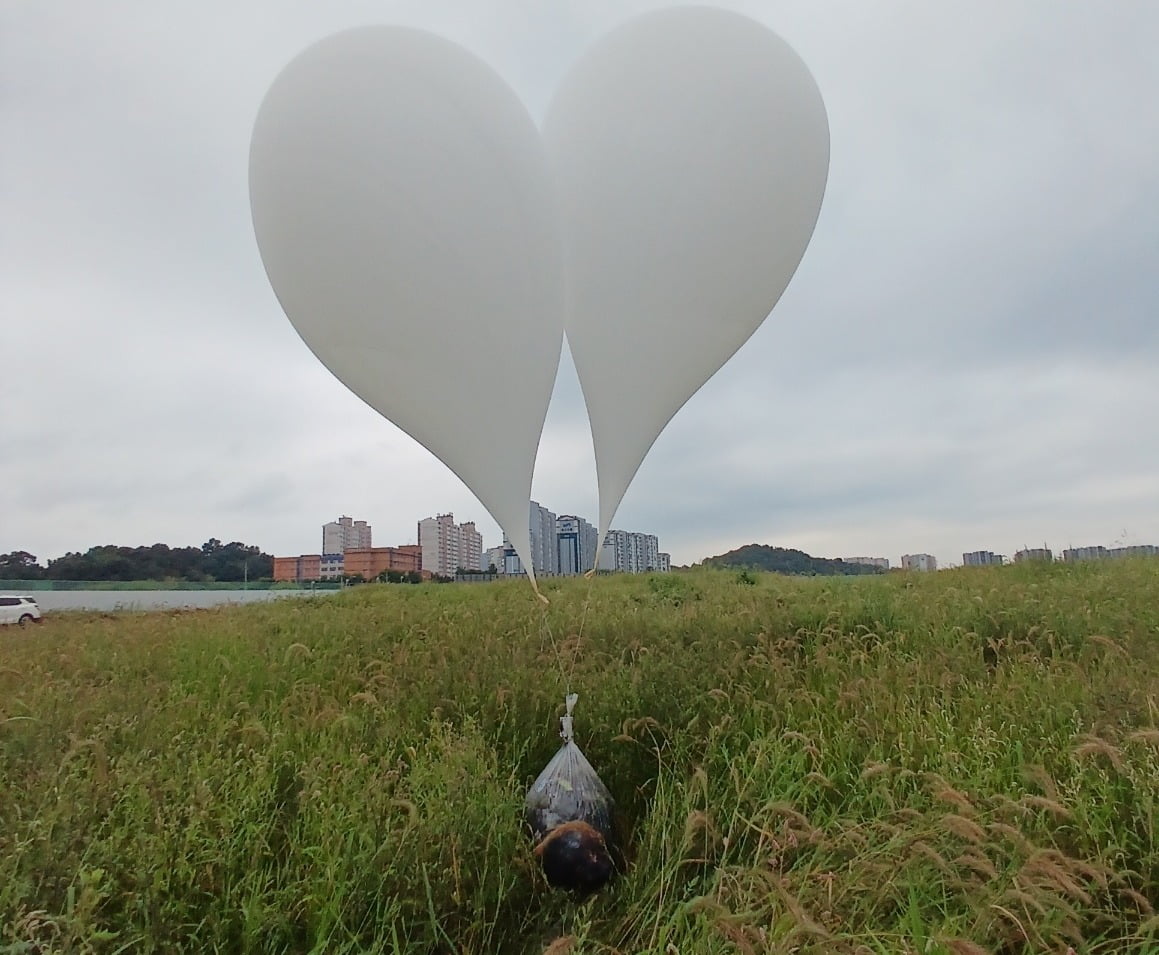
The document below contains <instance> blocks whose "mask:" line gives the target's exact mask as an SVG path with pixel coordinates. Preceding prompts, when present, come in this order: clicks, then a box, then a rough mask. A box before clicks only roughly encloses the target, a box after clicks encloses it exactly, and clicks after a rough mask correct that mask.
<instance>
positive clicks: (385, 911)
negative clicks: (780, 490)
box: [0, 559, 1159, 955]
mask: <svg viewBox="0 0 1159 955" xmlns="http://www.w3.org/2000/svg"><path fill="white" fill-rule="evenodd" d="M544 592H545V593H546V595H547V596H548V598H549V599H550V601H551V603H550V606H548V607H546V608H544V607H543V606H542V605H541V604H540V603H539V602H538V601H537V600H536V599H535V598H534V596H533V595H532V593H531V590H530V587H529V586H528V585H527V584H526V582H518V581H509V582H497V583H486V584H446V585H431V584H424V585H417V586H409V587H400V586H391V585H365V586H361V587H356V588H352V589H350V590H348V591H346V592H344V593H342V594H333V595H327V596H325V597H320V598H308V597H307V598H301V599H295V600H293V601H287V602H280V601H274V602H269V603H260V604H252V605H246V606H230V607H224V608H216V609H211V610H199V611H190V612H181V611H160V612H154V613H132V614H96V613H69V614H65V615H61V616H59V617H53V616H52V615H50V616H49V617H48V618H47V619H46V621H45V622H44V623H43V624H42V625H41V626H39V627H36V628H29V629H27V630H19V629H17V628H6V629H5V630H4V631H3V632H0V955H16V953H37V955H47V953H50V952H51V953H57V952H59V953H72V952H86V953H88V952H91V953H109V955H112V953H127V952H172V951H187V952H222V953H226V952H254V953H257V952H285V953H314V952H317V953H323V952H327V953H328V952H340V953H354V952H455V953H464V955H465V953H475V952H479V953H483V952H514V953H540V952H544V951H550V952H551V953H552V955H566V953H568V952H572V953H581V952H582V953H588V952H591V953H606V955H611V953H635V952H656V953H663V955H669V953H676V955H682V953H683V955H689V953H702V952H703V953H721V955H723V953H732V952H740V953H756V952H770V953H771V952H783V953H790V952H815V953H850V955H852V953H881V955H884V953H914V955H917V953H922V955H929V953H933V955H980V953H993V955H1019V953H1030V952H1034V953H1038V952H1044V953H1046V952H1049V953H1054V952H1057V953H1060V955H1062V953H1066V952H1068V950H1069V951H1073V952H1074V953H1089V955H1112V953H1114V955H1118V953H1134V955H1143V953H1155V952H1159V917H1157V915H1156V911H1157V910H1159V831H1157V829H1159V827H1157V824H1156V804H1157V802H1159V759H1157V756H1159V599H1157V598H1159V561H1155V560H1146V559H1143V560H1123V561H1116V562H1102V563H1091V564H1081V565H1019V566H1012V567H999V568H977V569H962V570H955V571H944V572H940V573H937V574H897V575H893V574H891V575H882V576H871V577H857V578H820V577H817V578H790V577H781V576H776V575H771V574H761V573H754V572H735V571H712V570H704V569H701V570H693V571H688V572H680V573H673V574H667V575H641V576H637V577H629V576H616V577H600V578H597V579H595V580H583V579H552V580H548V581H546V582H545V583H544ZM573 661H574V662H573ZM573 667H574V668H573ZM568 671H570V674H571V685H572V688H573V689H575V690H576V691H577V692H578V693H579V694H580V701H579V705H578V707H577V710H576V730H577V740H578V742H579V743H580V745H581V747H582V748H583V750H584V752H585V753H586V755H587V756H588V758H589V760H590V761H591V762H592V764H593V765H594V766H595V768H596V769H597V770H598V771H599V773H600V775H601V777H602V778H603V780H604V782H605V783H606V784H607V785H608V787H609V788H610V789H611V791H612V793H613V795H614V796H615V797H616V800H617V804H618V810H619V815H620V822H621V830H622V837H623V847H624V852H625V855H626V857H627V866H626V871H625V873H624V874H623V876H622V877H621V878H619V879H618V880H617V881H616V882H615V883H614V884H613V886H612V887H610V888H609V889H608V890H606V891H605V892H603V893H601V894H600V895H598V896H596V897H595V898H593V899H591V900H588V901H586V902H583V903H582V904H577V903H576V902H574V901H573V900H571V899H569V898H568V897H566V896H564V895H562V894H560V893H557V892H553V891H551V890H550V889H549V888H548V887H547V886H546V884H545V883H544V881H543V879H542V876H541V874H540V873H539V872H538V870H537V867H536V862H535V859H534V857H533V856H532V853H531V848H532V846H531V844H530V841H529V839H528V837H527V835H526V833H525V832H524V830H523V827H522V822H521V807H522V800H523V795H524V793H525V791H526V788H527V786H528V784H529V783H530V782H531V781H532V779H534V777H535V776H536V774H537V773H538V772H539V771H540V769H542V767H543V766H544V764H545V763H546V762H547V760H548V759H549V758H550V757H551V755H552V754H553V753H554V751H555V749H556V748H557V746H558V744H559V740H558V735H557V732H558V717H559V715H560V714H561V713H562V705H563V697H564V692H565V685H566V683H567V680H566V673H567V672H568Z"/></svg>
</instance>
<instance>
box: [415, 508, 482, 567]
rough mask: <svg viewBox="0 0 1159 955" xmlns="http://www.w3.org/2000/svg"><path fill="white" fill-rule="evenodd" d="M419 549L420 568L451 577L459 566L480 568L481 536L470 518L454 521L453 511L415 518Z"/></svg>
mask: <svg viewBox="0 0 1159 955" xmlns="http://www.w3.org/2000/svg"><path fill="white" fill-rule="evenodd" d="M419 548H420V549H421V550H422V554H423V570H429V571H430V572H431V573H432V574H438V575H439V576H440V577H453V576H454V575H455V574H457V573H458V572H459V570H460V568H461V569H463V570H482V569H483V535H482V534H480V533H479V531H478V530H477V529H476V528H475V524H474V522H473V521H468V522H467V523H465V524H456V523H455V515H454V514H439V515H438V516H437V517H426V518H423V519H422V520H421V521H419Z"/></svg>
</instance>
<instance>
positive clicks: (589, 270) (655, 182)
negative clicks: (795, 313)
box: [544, 7, 829, 540]
mask: <svg viewBox="0 0 1159 955" xmlns="http://www.w3.org/2000/svg"><path fill="white" fill-rule="evenodd" d="M544 139H545V143H546V146H547V151H548V155H549V156H550V159H551V162H552V165H553V168H554V172H555V175H556V180H557V187H558V192H559V197H560V204H561V215H562V219H563V234H564V245H565V262H566V265H565V268H566V270H567V277H568V299H569V301H568V305H567V313H566V316H565V319H564V324H565V328H566V332H567V339H568V343H569V345H570V347H571V352H572V356H573V357H574V359H575V365H576V370H577V372H578V374H579V379H580V383H581V385H582V386H583V392H584V399H585V402H586V403H587V408H588V416H589V418H590V420H591V427H592V438H593V442H594V446H595V455H596V469H597V477H598V483H599V497H600V514H599V523H600V528H599V531H600V539H601V540H602V539H603V537H604V535H605V534H606V532H607V531H608V529H609V527H610V525H611V522H612V518H613V516H614V515H615V512H616V509H617V508H618V507H619V504H620V501H621V500H622V498H623V496H624V493H625V492H626V491H627V488H628V485H629V484H630V483H631V481H632V478H633V477H634V476H635V474H636V471H637V470H638V468H639V466H640V464H641V463H642V461H643V459H644V456H645V455H646V454H647V452H648V449H649V448H650V447H651V446H652V444H653V442H654V441H655V440H656V438H657V437H658V436H659V434H660V432H661V431H662V430H663V429H664V427H665V425H666V424H667V423H668V421H669V420H671V418H672V416H673V415H674V414H675V413H676V412H677V411H678V410H679V409H680V407H681V406H682V405H683V404H684V403H685V402H686V401H687V400H688V399H689V398H690V397H691V396H692V395H693V394H694V393H695V392H696V391H697V389H699V388H700V386H701V385H703V384H704V382H706V381H707V380H708V379H709V378H710V377H711V376H712V375H713V374H714V373H715V372H716V371H717V369H719V368H720V366H721V365H722V364H724V362H726V361H727V360H728V359H729V358H730V357H731V356H732V355H733V354H734V353H735V352H736V350H737V349H738V348H740V346H741V345H742V344H744V342H745V341H746V340H747V339H748V337H749V336H750V335H751V334H752V333H753V332H754V331H755V330H756V329H757V327H758V326H759V325H760V324H761V322H762V321H764V319H765V317H766V316H767V315H768V313H769V312H770V310H771V309H772V307H773V306H774V305H775V304H776V302H777V300H778V299H779V298H780V296H781V293H782V292H783V291H784V289H785V287H786V286H787V285H788V283H789V280H790V278H792V275H793V273H794V271H795V270H796V268H797V265H798V263H799V262H800V260H801V257H802V255H803V254H804V251H805V247H806V245H808V242H809V239H810V237H811V236H812V233H813V228H814V226H815V224H816V221H817V216H818V214H819V212H820V208H821V199H822V197H823V195H824V192H825V181H826V177H827V175H828V169H829V125H828V120H827V117H826V113H825V105H824V103H823V101H822V99H821V94H820V92H819V90H818V89H817V85H816V83H815V82H814V80H813V77H812V76H811V75H810V73H809V70H808V68H807V67H806V66H805V64H804V63H803V62H802V61H801V59H800V57H798V56H797V54H796V53H794V52H793V50H792V49H791V48H790V47H789V46H788V44H786V43H785V42H784V41H783V40H781V39H780V38H779V37H778V36H776V35H775V34H774V33H772V32H770V31H769V30H768V29H766V28H765V27H763V26H761V25H760V24H758V23H756V22H754V21H752V20H749V19H747V18H745V17H742V16H740V15H738V14H735V13H729V12H725V11H722V10H714V9H710V8H705V7H690V8H677V9H670V10H662V11H659V12H654V13H650V14H645V15H644V16H641V17H639V18H637V19H635V20H632V21H629V22H628V23H626V24H625V25H623V26H621V27H619V28H617V29H616V30H614V31H613V32H612V33H610V34H609V35H608V36H606V37H604V38H603V39H602V40H600V41H598V42H597V43H596V45H595V46H594V47H592V48H591V49H590V50H589V51H588V52H587V53H586V54H585V55H584V56H583V57H582V58H581V60H580V61H579V63H578V64H577V65H576V66H575V67H574V68H573V69H572V70H571V72H570V73H569V74H568V76H567V77H566V78H565V80H564V83H563V85H562V87H561V88H560V89H559V91H558V92H557V94H556V95H555V97H554V99H553V101H552V103H551V106H550V108H549V111H548V116H547V121H546V123H545V127H544Z"/></svg>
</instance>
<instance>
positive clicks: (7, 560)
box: [0, 550, 44, 580]
mask: <svg viewBox="0 0 1159 955" xmlns="http://www.w3.org/2000/svg"><path fill="white" fill-rule="evenodd" d="M43 576H44V568H43V567H41V566H40V564H38V563H37V562H36V557H35V556H33V555H32V554H30V553H28V551H26V550H14V551H13V552H12V553H11V554H0V580H40V578H42V577H43Z"/></svg>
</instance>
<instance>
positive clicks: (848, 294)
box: [0, 0, 1159, 563]
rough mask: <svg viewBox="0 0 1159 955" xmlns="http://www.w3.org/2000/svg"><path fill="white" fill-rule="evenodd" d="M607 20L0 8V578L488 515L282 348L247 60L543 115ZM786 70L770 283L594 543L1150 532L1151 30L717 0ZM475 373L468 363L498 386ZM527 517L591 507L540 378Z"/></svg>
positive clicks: (567, 394)
mask: <svg viewBox="0 0 1159 955" xmlns="http://www.w3.org/2000/svg"><path fill="white" fill-rule="evenodd" d="M669 5H670V4H664V3H641V2H634V0H558V2H554V3H543V2H541V0H491V2H487V0H461V2H455V3H442V2H438V0H421V2H406V3H404V2H393V3H392V2H390V0H380V2H377V3H365V2H353V0H332V2H330V3H327V4H324V5H323V4H317V3H306V2H295V3H288V2H272V0H271V2H257V0H254V2H249V3H245V4H237V3H226V2H219V0H199V2H197V3H185V4H179V3H175V4H157V3H154V2H150V0H141V2H117V0H106V2H102V3H99V4H98V3H77V2H75V0H68V2H66V0H14V2H13V0H10V2H7V3H5V4H3V5H2V6H0V323H2V329H3V335H2V337H0V341H2V343H3V344H2V347H0V355H2V356H3V359H2V366H0V553H6V552H9V551H12V550H28V551H31V552H32V553H33V554H35V555H36V556H37V557H38V558H39V559H40V560H41V562H42V563H46V562H47V561H48V560H50V559H53V558H56V557H59V556H61V555H63V554H64V553H65V552H67V551H74V550H80V551H83V550H86V549H88V548H89V547H91V546H94V545H98V544H122V545H130V546H137V545H142V544H152V543H155V542H164V543H167V544H170V545H173V546H185V545H200V544H201V543H202V542H204V541H205V540H207V539H208V538H210V537H217V538H221V539H223V540H226V541H230V540H241V541H244V542H246V543H251V544H257V545H260V546H261V547H262V549H263V550H266V551H269V552H273V553H276V554H279V555H280V554H298V553H315V552H317V551H318V550H319V548H320V546H321V525H322V524H323V523H325V522H326V521H329V520H334V519H336V518H337V517H338V516H339V515H341V514H349V515H351V516H353V517H355V518H357V519H364V520H367V521H369V522H370V523H371V524H372V525H373V527H374V542H375V544H377V545H392V544H401V543H408V542H413V541H414V540H415V536H416V522H417V521H418V520H419V519H420V518H423V517H426V516H430V515H433V514H435V513H436V512H445V511H453V512H454V514H455V517H456V519H457V520H459V521H463V520H475V521H476V522H477V523H478V524H479V525H480V527H481V529H482V531H483V534H484V542H485V545H486V546H493V545H494V544H497V543H498V542H499V535H500V532H499V530H498V528H497V526H496V525H495V523H494V521H492V520H491V518H490V517H489V516H488V515H487V514H486V512H485V511H484V510H483V509H482V507H481V506H480V505H479V504H478V502H477V501H476V500H475V499H474V497H473V496H472V495H471V493H470V492H469V491H467V490H466V488H465V487H464V486H463V485H462V484H461V482H460V481H459V480H458V479H457V478H456V477H455V476H454V475H452V474H451V473H450V472H449V471H448V470H447V469H446V468H445V467H444V466H443V465H442V464H440V463H439V462H438V461H437V460H436V459H434V458H433V457H432V456H431V455H430V454H429V453H428V452H427V451H425V450H424V449H423V448H422V447H420V446H419V445H417V444H416V443H415V442H414V441H412V440H411V439H410V438H408V437H406V436H405V435H403V434H402V433H401V432H400V431H398V430H397V429H396V428H395V427H394V426H393V425H391V424H389V423H388V422H387V421H385V420H384V419H382V418H381V417H380V416H379V415H378V414H377V413H375V412H374V411H372V410H370V409H369V408H368V407H367V406H366V405H364V404H363V403H362V402H361V401H360V400H359V399H358V398H356V397H354V396H353V395H352V394H350V393H349V392H348V391H347V390H346V389H345V388H344V387H343V386H342V385H341V384H340V383H339V382H338V381H337V380H336V379H334V378H333V377H332V376H331V375H330V373H329V372H328V371H326V370H325V369H324V368H323V367H322V366H321V364H319V362H318V361H317V360H316V359H315V358H314V356H313V355H312V354H311V353H310V352H309V351H308V349H307V348H306V346H305V345H304V344H303V343H302V341H301V340H300V339H299V338H298V336H297V334H296V333H295V332H294V330H293V328H292V327H291V325H290V323H289V322H288V320H287V319H286V318H285V316H284V314H283V313H282V311H281V309H280V307H279V305H278V303H277V301H276V299H275V298H274V295H273V292H272V291H271V289H270V287H269V284H268V282H267V280H266V276H265V273H264V271H263V268H262V264H261V260H260V258H259V255H258V251H257V246H256V243H255V240H254V235H253V228H252V225H251V222H250V211H249V200H248V187H247V174H248V165H247V164H248V151H249V139H250V132H251V129H252V125H253V120H254V117H255V114H256V112H257V109H258V105H259V103H260V102H261V99H262V97H263V96H264V94H265V92H266V90H267V89H268V87H269V85H270V83H271V82H272V81H273V79H274V77H275V76H276V74H277V73H278V71H279V70H280V69H281V68H282V66H284V65H285V64H286V62H287V61H288V60H289V59H291V58H292V57H293V56H294V55H295V54H296V53H298V52H299V51H300V50H302V49H303V48H304V47H306V46H308V45H309V44H310V43H312V42H314V41H316V40H318V39H321V38H322V37H324V36H327V35H328V34H330V33H333V32H335V31H337V30H340V29H344V28H347V27H351V26H357V25H363V24H372V23H398V24H407V25H413V26H419V27H424V28H427V29H430V30H432V31H434V32H437V33H440V34H441V35H443V36H445V37H447V38H448V39H451V40H454V41H456V42H458V43H460V44H462V45H463V46H465V47H467V48H468V49H469V50H471V51H472V52H474V53H476V54H478V55H479V56H481V57H482V58H483V59H485V60H486V61H487V62H489V63H490V64H491V65H492V66H493V67H494V68H495V69H496V70H497V71H498V73H499V74H500V75H501V76H503V77H504V79H506V80H507V82H508V83H510V84H511V85H512V87H513V88H514V89H515V90H516V92H517V93H518V94H519V95H520V96H521V97H522V98H523V100H524V102H525V103H526V105H527V106H528V108H529V109H530V111H531V113H532V115H533V116H534V117H535V118H536V119H537V121H538V120H540V119H541V118H542V116H543V114H544V112H545V109H546V106H547V104H548V102H549V99H550V97H551V94H552V91H553V89H554V88H555V86H556V84H557V83H558V81H559V80H560V78H561V77H562V76H563V75H564V73H565V72H566V70H567V69H568V67H569V65H570V64H571V63H572V62H574V60H575V59H576V58H577V57H578V56H579V55H580V54H581V53H582V52H583V50H584V48H585V46H586V45H587V44H589V43H590V42H591V41H593V40H594V39H596V38H597V37H599V36H600V35H601V34H603V33H604V32H606V31H607V30H608V29H610V28H612V27H614V26H615V25H617V24H618V23H620V22H622V21H624V20H625V19H627V18H629V17H630V16H631V15H633V14H635V13H638V12H641V11H644V10H647V9H654V8H657V7H662V6H669ZM719 5H720V6H723V7H727V8H729V9H734V10H737V11H739V12H742V13H747V14H748V15H750V16H752V17H754V18H755V19H758V20H760V21H761V22H763V23H765V24H767V25H768V26H769V27H771V28H772V29H774V30H775V31H777V32H778V33H779V34H781V35H782V36H783V37H784V38H785V39H786V40H788V41H789V43H790V44H792V45H793V46H794V47H795V48H796V50H797V51H798V52H799V53H800V54H801V56H802V57H803V59H804V60H805V61H806V62H807V63H808V64H809V66H810V68H811V70H812V71H813V73H814V76H815V77H816V79H817V82H818V85H819V86H820V89H821V92H822V94H823V96H824V98H825V102H826V106H827V109H828V112H829V123H830V128H831V136H832V161H831V168H830V175H829V185H828V189H827V193H826V198H825V203H824V206H823V208H822V210H821V217H820V220H819V222H818V225H817V230H816V233H815V234H814V237H813V241H812V243H811V245H810V247H809V249H808V251H807V252H806V254H805V258H804V261H803V262H802V264H801V267H800V269H799V270H798V272H797V275H796V277H795V278H794V280H793V281H792V283H791V284H790V286H789V288H788V291H787V292H786V293H785V295H784V297H783V298H782V299H781V302H780V303H779V305H778V306H777V308H776V309H775V310H774V312H773V313H772V315H771V316H770V318H769V319H768V320H767V321H766V322H765V323H764V325H763V326H762V327H761V329H760V330H759V331H758V332H757V333H756V334H755V335H754V336H753V338H752V339H751V340H750V341H749V342H748V344H746V345H745V346H744V347H743V348H742V349H741V351H740V352H739V353H738V354H737V355H736V356H735V357H734V358H733V360H732V361H730V362H729V363H728V364H727V365H725V367H724V368H723V369H722V370H721V371H720V372H718V373H717V375H716V376H715V377H714V378H713V379H712V380H711V381H710V382H709V383H708V384H707V385H706V386H705V387H704V388H703V389H702V390H701V391H700V392H699V393H698V394H697V395H696V396H695V397H693V398H692V400H691V401H690V402H689V403H688V404H687V405H686V406H685V407H684V409H683V410H682V411H681V412H680V413H679V414H678V415H677V416H676V418H675V419H674V420H673V421H672V423H671V424H670V425H669V426H668V428H667V430H666V431H665V432H664V433H663V434H662V435H661V437H660V439H659V440H658V441H657V443H656V444H655V446H654V447H653V449H652V451H651V453H650V454H649V456H648V458H647V459H646V461H645V463H644V465H643V467H642V468H641V469H640V472H639V473H638V475H637V476H636V479H635V481H634V483H633V485H632V487H631V488H630V490H629V491H628V494H627V496H626V497H625V499H624V502H623V504H622V506H621V508H620V511H619V514H618V517H617V519H616V521H615V526H616V527H619V528H623V529H625V530H638V531H646V532H650V533H654V534H657V535H658V536H659V538H660V546H661V549H662V550H667V551H669V552H671V554H672V558H673V561H674V562H676V563H688V562H691V561H695V560H699V559H701V558H703V557H705V556H709V555H712V554H718V553H721V552H723V551H726V550H729V549H731V548H733V547H737V546H740V545H743V544H747V543H751V542H759V543H768V544H778V545H781V546H787V547H800V548H802V549H804V550H806V551H808V552H810V553H813V554H816V555H821V556H863V555H864V556H884V557H888V558H890V560H891V561H893V562H896V561H897V560H898V558H899V556H900V555H901V554H903V553H917V552H928V553H932V554H934V555H936V556H937V558H938V560H939V562H940V563H957V562H960V561H961V555H962V552H963V551H970V550H977V549H987V550H993V551H996V552H999V553H1006V554H1012V553H1013V552H1014V551H1015V550H1017V549H1020V548H1022V547H1024V546H1041V545H1042V544H1043V542H1046V543H1047V544H1048V545H1049V546H1051V547H1053V548H1055V549H1056V550H1061V549H1062V548H1063V547H1067V546H1071V545H1074V546H1081V545H1087V544H1105V545H1108V546H1110V545H1112V544H1115V543H1159V373H1157V364H1159V315H1157V304H1159V109H1157V108H1156V105H1155V95H1156V91H1157V90H1159V57H1157V56H1156V55H1155V48H1156V43H1157V41H1159V5H1156V4H1154V3H1151V2H1149V0H1117V2H1115V3H1107V4H1094V3H1089V2H1079V0H1040V2H1031V0H1026V2H1023V3H1019V4H1009V3H1005V2H1000V0H983V2H980V3H979V2H973V3H956V2H955V3H949V2H947V3H937V4H932V3H928V2H917V0H915V2H911V3H902V2H886V0H876V2H874V3H872V4H869V3H865V2H864V0H849V2H823V3H819V2H817V0H800V2H785V3H770V2H768V0H765V2H757V0H748V2H742V0H737V2H731V3H722V4H719ZM499 373H501V369H496V374H499ZM535 496H536V499H537V500H539V501H540V502H541V503H542V504H544V505H545V506H547V507H549V508H551V509H552V510H554V511H556V512H557V513H579V514H582V515H585V516H587V517H589V519H594V517H595V514H596V490H595V474H594V465H593V463H592V455H591V440H590V436H589V434H588V430H587V421H586V417H585V414H584V410H583V402H582V397H581V395H580V391H579V386H578V383H577V381H576V378H575V372H574V370H573V368H572V366H571V363H570V359H569V358H568V357H567V356H566V354H565V357H564V361H563V363H562V365H561V370H560V378H559V381H558V383H557V387H556V392H555V396H554V398H553V402H552V406H551V409H550V411H549V414H548V420H547V426H546V429H545V432H544V436H543V439H542V442H541V447H540V455H539V464H538V469H537V472H536V480H535Z"/></svg>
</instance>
